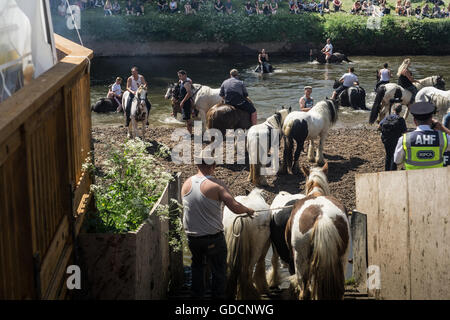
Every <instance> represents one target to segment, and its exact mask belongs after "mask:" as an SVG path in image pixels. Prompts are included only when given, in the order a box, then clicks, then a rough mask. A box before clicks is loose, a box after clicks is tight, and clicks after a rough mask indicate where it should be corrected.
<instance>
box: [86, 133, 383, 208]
mask: <svg viewBox="0 0 450 320" xmlns="http://www.w3.org/2000/svg"><path fill="white" fill-rule="evenodd" d="M172 131H173V128H168V127H154V128H150V129H149V130H148V131H147V135H146V136H147V141H150V142H151V143H152V144H153V147H152V148H150V149H149V150H148V151H149V152H150V153H152V154H156V153H161V149H160V148H159V147H158V146H161V145H165V146H167V147H169V148H172V147H173V146H174V145H175V142H173V141H171V139H170V137H171V133H172ZM92 137H93V142H94V149H95V151H94V158H95V165H96V167H97V168H98V170H100V171H102V170H103V171H105V170H107V167H106V163H105V162H104V161H105V160H106V156H107V154H108V152H110V150H111V147H117V146H121V145H123V143H124V142H125V141H126V130H125V128H124V127H120V126H98V127H94V128H93V129H92ZM305 150H306V147H305ZM280 154H281V155H282V154H283V151H282V150H281V151H280ZM324 154H325V159H326V161H328V165H329V171H328V179H329V181H330V190H331V193H332V195H333V196H335V197H336V198H338V199H339V200H341V201H342V203H343V204H344V205H345V206H346V207H347V209H348V210H352V209H354V208H355V201H356V200H355V174H356V173H368V172H380V171H383V170H384V147H383V144H382V143H381V139H380V137H379V134H378V133H377V131H376V130H375V129H374V127H367V128H361V129H331V130H330V134H329V137H328V139H327V141H326V143H325V146H324ZM159 159H160V165H161V166H162V167H163V168H164V170H166V171H168V172H181V173H182V176H181V178H182V183H183V182H184V181H185V180H186V179H187V178H188V177H190V176H192V175H194V174H195V173H196V166H194V165H184V164H183V165H176V164H174V163H173V162H171V161H170V158H161V157H160V158H159ZM300 163H301V164H304V165H308V166H310V165H311V164H310V163H308V162H307V161H306V155H305V153H303V152H302V154H301V156H300ZM248 173H249V171H248V165H238V164H234V165H219V166H218V167H217V169H216V174H215V176H216V177H217V178H218V179H221V180H222V181H224V182H225V183H226V184H227V185H228V186H230V189H231V191H232V193H233V195H234V196H237V195H244V194H245V192H246V190H248V191H250V190H252V189H253V185H252V184H251V183H249V182H248V181H247V176H248ZM267 180H268V183H269V186H267V187H264V190H265V192H264V196H265V199H266V201H267V203H269V204H270V203H271V202H272V201H273V199H274V198H275V196H276V195H277V194H278V193H279V192H280V191H288V192H290V193H299V192H300V193H303V192H304V189H305V178H304V177H303V176H302V175H280V176H271V177H268V179H267Z"/></svg>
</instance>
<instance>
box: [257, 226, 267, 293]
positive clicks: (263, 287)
mask: <svg viewBox="0 0 450 320" xmlns="http://www.w3.org/2000/svg"><path fill="white" fill-rule="evenodd" d="M268 231H269V230H268ZM269 248H270V238H269V239H267V241H266V243H265V244H264V247H263V249H262V252H261V256H260V257H259V259H258V262H257V263H256V267H255V273H254V274H253V281H254V282H255V286H256V290H258V293H259V294H263V293H268V292H269V285H268V284H267V279H266V255H267V251H269Z"/></svg>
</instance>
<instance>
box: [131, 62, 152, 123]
mask: <svg viewBox="0 0 450 320" xmlns="http://www.w3.org/2000/svg"><path fill="white" fill-rule="evenodd" d="M141 85H143V86H145V87H146V88H147V82H146V81H145V78H144V76H142V75H140V74H139V70H138V68H137V67H133V68H131V76H130V77H128V80H127V91H128V92H129V93H130V95H129V97H128V100H127V105H126V108H125V114H126V123H125V126H126V127H128V125H129V124H130V121H131V120H130V113H131V103H132V102H133V99H134V97H135V96H136V92H137V90H138V89H139V87H140V86H141ZM145 104H146V105H147V114H150V108H151V107H152V105H151V104H150V101H148V99H147V96H146V97H145ZM147 124H148V122H147Z"/></svg>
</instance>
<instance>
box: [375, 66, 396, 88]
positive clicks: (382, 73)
mask: <svg viewBox="0 0 450 320" xmlns="http://www.w3.org/2000/svg"><path fill="white" fill-rule="evenodd" d="M391 77H392V74H391V70H390V69H388V64H387V63H385V64H384V65H383V69H380V70H379V71H378V73H377V78H378V82H377V84H376V86H375V91H377V89H378V87H379V86H381V85H382V84H386V83H389V81H390V80H391Z"/></svg>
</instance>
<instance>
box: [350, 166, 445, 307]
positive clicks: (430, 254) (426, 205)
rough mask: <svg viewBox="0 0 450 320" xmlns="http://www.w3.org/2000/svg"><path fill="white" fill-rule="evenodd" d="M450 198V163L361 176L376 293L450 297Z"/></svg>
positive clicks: (360, 201) (359, 202) (359, 198)
mask: <svg viewBox="0 0 450 320" xmlns="http://www.w3.org/2000/svg"><path fill="white" fill-rule="evenodd" d="M449 200H450V167H446V168H437V169H425V170H412V171H396V172H381V173H371V174H361V175H357V176H356V207H357V210H358V211H359V212H361V213H364V214H366V215H367V257H368V267H369V270H370V272H369V273H370V274H369V283H370V284H371V288H369V289H370V290H369V293H370V294H372V295H375V296H376V297H378V298H380V299H450V271H449V268H448V266H449V265H450V246H449V244H450V201H449ZM378 268H379V271H380V272H379V273H378V272H377V269H378ZM378 276H379V278H378V279H377V277H378Z"/></svg>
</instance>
